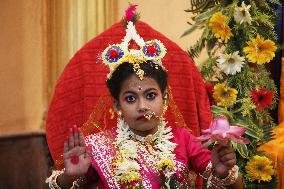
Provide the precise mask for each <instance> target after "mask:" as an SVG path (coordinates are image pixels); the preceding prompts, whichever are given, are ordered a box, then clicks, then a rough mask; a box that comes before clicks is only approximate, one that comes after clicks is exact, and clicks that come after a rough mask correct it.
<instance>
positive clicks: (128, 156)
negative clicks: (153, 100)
mask: <svg viewBox="0 0 284 189" xmlns="http://www.w3.org/2000/svg"><path fill="white" fill-rule="evenodd" d="M166 125H167V122H165V121H164V120H162V121H161V123H160V125H159V128H158V131H157V132H156V133H155V134H154V135H153V146H152V147H153V151H152V155H153V157H154V160H155V162H156V165H157V170H158V171H162V172H163V174H164V175H165V177H166V178H167V179H170V177H171V175H172V174H174V173H175V171H176V168H175V161H174V160H175V154H174V153H173V151H174V149H175V147H176V146H177V144H175V143H173V142H171V141H169V140H170V139H172V138H173V137H174V136H173V133H172V128H171V127H166ZM116 132H117V136H116V141H115V145H116V147H117V148H118V151H117V154H116V157H115V159H114V161H113V162H114V164H113V165H114V167H115V168H114V172H115V179H116V180H118V181H119V183H120V184H122V185H134V186H135V185H136V186H138V185H139V184H140V183H141V181H142V176H141V174H140V170H141V167H140V165H139V164H138V162H137V159H138V153H137V152H138V148H139V142H140V143H141V142H145V139H146V138H147V137H141V136H138V135H136V134H134V133H133V132H132V131H131V130H130V129H129V126H128V125H127V124H126V123H125V122H124V121H123V120H118V124H117V131H116ZM133 138H134V139H135V140H132V139H133Z"/></svg>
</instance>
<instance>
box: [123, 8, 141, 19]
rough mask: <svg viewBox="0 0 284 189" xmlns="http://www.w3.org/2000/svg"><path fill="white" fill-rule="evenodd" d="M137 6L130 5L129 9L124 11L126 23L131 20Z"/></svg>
mask: <svg viewBox="0 0 284 189" xmlns="http://www.w3.org/2000/svg"><path fill="white" fill-rule="evenodd" d="M137 6H138V5H130V7H128V9H126V10H125V18H126V20H127V21H132V20H133V18H134V16H135V11H136V7H137Z"/></svg>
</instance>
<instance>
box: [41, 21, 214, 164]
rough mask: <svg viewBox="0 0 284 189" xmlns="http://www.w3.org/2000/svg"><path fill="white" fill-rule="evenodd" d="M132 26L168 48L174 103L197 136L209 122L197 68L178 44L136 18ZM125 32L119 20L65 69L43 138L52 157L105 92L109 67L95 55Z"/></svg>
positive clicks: (80, 124) (166, 60) (54, 156)
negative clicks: (68, 133) (72, 128)
mask: <svg viewBox="0 0 284 189" xmlns="http://www.w3.org/2000/svg"><path fill="white" fill-rule="evenodd" d="M136 29H137V31H138V33H139V35H140V36H141V37H143V39H144V40H145V41H147V40H151V39H159V40H160V41H162V42H163V43H164V45H165V47H166V48H167V54H166V56H165V57H164V58H163V60H162V61H163V65H165V67H166V69H167V70H168V75H169V84H170V86H171V88H172V94H173V97H174V100H175V103H176V105H177V106H178V107H179V109H180V111H181V113H182V115H183V118H184V120H185V123H186V124H187V125H188V127H189V128H190V129H191V130H192V134H193V135H199V134H200V130H201V129H205V128H207V127H208V126H209V123H210V121H211V119H212V115H211V113H210V109H209V101H208V97H207V93H206V90H205V86H204V83H203V80H202V77H201V75H200V73H199V72H198V70H197V68H196V66H195V65H194V63H193V61H192V60H191V59H190V58H189V57H188V55H187V54H186V53H185V52H184V51H183V50H182V49H181V48H180V47H179V46H178V45H177V44H175V43H174V42H172V41H171V40H169V39H168V38H166V37H165V36H164V35H162V34H161V33H159V32H158V31H156V30H154V29H153V28H151V27H150V26H149V25H147V24H146V23H144V22H141V21H139V22H138V23H136ZM124 36H125V28H123V27H122V24H121V22H119V23H117V24H115V25H113V26H112V27H111V28H110V29H108V30H106V31H105V32H103V33H101V34H100V35H98V36H97V37H95V38H94V39H92V40H91V41H89V42H88V43H87V44H86V45H85V46H83V47H82V48H81V49H80V50H79V51H78V52H77V53H76V54H75V55H74V57H73V58H72V59H71V60H70V62H69V63H68V64H67V66H66V67H65V69H64V71H63V73H62V75H61V77H60V78H59V80H58V82H57V85H56V88H55V92H54V95H53V98H52V101H51V104H50V107H49V111H48V116H47V122H46V136H47V142H48V146H49V149H50V152H51V155H52V157H53V159H54V160H56V159H58V158H59V157H60V155H61V154H62V151H63V141H64V139H65V138H66V136H67V131H68V128H69V127H71V126H73V125H74V124H76V125H78V126H79V127H80V126H82V125H83V123H84V122H86V121H87V119H88V117H89V115H90V113H91V112H92V110H93V107H94V105H95V104H96V103H97V100H98V98H99V97H100V96H101V94H104V93H108V90H107V88H106V85H105V81H106V75H107V73H108V68H107V67H106V66H105V65H103V64H102V62H101V60H100V59H99V56H100V54H101V52H102V51H103V50H104V49H105V48H106V47H107V46H108V45H109V44H115V43H121V39H123V37H124ZM169 119H170V120H172V118H171V117H169Z"/></svg>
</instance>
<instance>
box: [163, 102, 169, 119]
mask: <svg viewBox="0 0 284 189" xmlns="http://www.w3.org/2000/svg"><path fill="white" fill-rule="evenodd" d="M167 110H168V105H167V101H166V100H165V101H164V103H163V114H162V115H163V116H164V115H165V114H166V112H167Z"/></svg>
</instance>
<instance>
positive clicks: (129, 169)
mask: <svg viewBox="0 0 284 189" xmlns="http://www.w3.org/2000/svg"><path fill="white" fill-rule="evenodd" d="M127 26H128V28H127V30H126V36H125V38H124V40H123V42H122V43H121V44H115V45H110V46H109V47H107V48H106V49H105V50H104V52H103V53H102V60H103V62H104V63H105V64H106V65H107V66H108V67H109V69H110V73H109V74H108V79H107V87H108V89H109V92H110V94H111V96H112V98H113V101H114V103H113V108H114V109H115V110H116V112H117V115H118V119H117V126H116V127H113V128H112V129H109V130H105V131H103V132H99V133H96V134H92V135H88V136H86V137H84V136H83V133H82V131H81V129H80V128H78V127H76V126H74V127H73V128H70V130H69V136H68V137H67V139H66V140H65V142H64V151H63V160H64V167H65V169H64V170H57V171H54V172H53V174H52V175H51V176H50V177H49V179H48V180H47V181H48V183H49V186H50V188H70V187H73V188H76V187H79V186H80V187H84V188H88V187H89V188H195V184H194V182H195V177H194V176H193V174H192V172H191V171H193V172H195V173H197V174H200V175H202V177H203V178H204V181H205V186H206V187H207V188H225V187H228V188H240V189H241V188H243V184H242V181H241V177H240V176H239V174H238V168H237V166H236V155H235V153H234V151H233V150H232V148H231V147H230V146H229V145H228V144H227V145H215V146H214V148H213V150H212V151H211V152H210V151H209V150H207V149H201V144H200V143H198V142H194V141H193V140H194V138H195V137H194V136H193V135H191V134H190V132H189V131H188V130H187V129H185V128H182V127H178V125H169V124H168V123H167V120H165V113H166V111H167V106H168V104H169V101H170V96H171V94H170V91H169V89H168V87H167V86H168V80H167V71H166V69H165V68H164V66H163V64H162V58H163V57H164V56H165V54H166V49H165V47H164V45H163V44H162V43H161V41H159V40H151V41H146V42H145V41H144V40H143V39H142V38H141V37H140V36H139V35H138V34H137V33H136V30H135V27H134V25H133V24H132V22H131V21H128V25H127ZM130 40H133V41H135V42H136V44H137V45H138V46H139V47H140V48H139V49H137V48H135V49H130V48H129V43H130Z"/></svg>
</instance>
